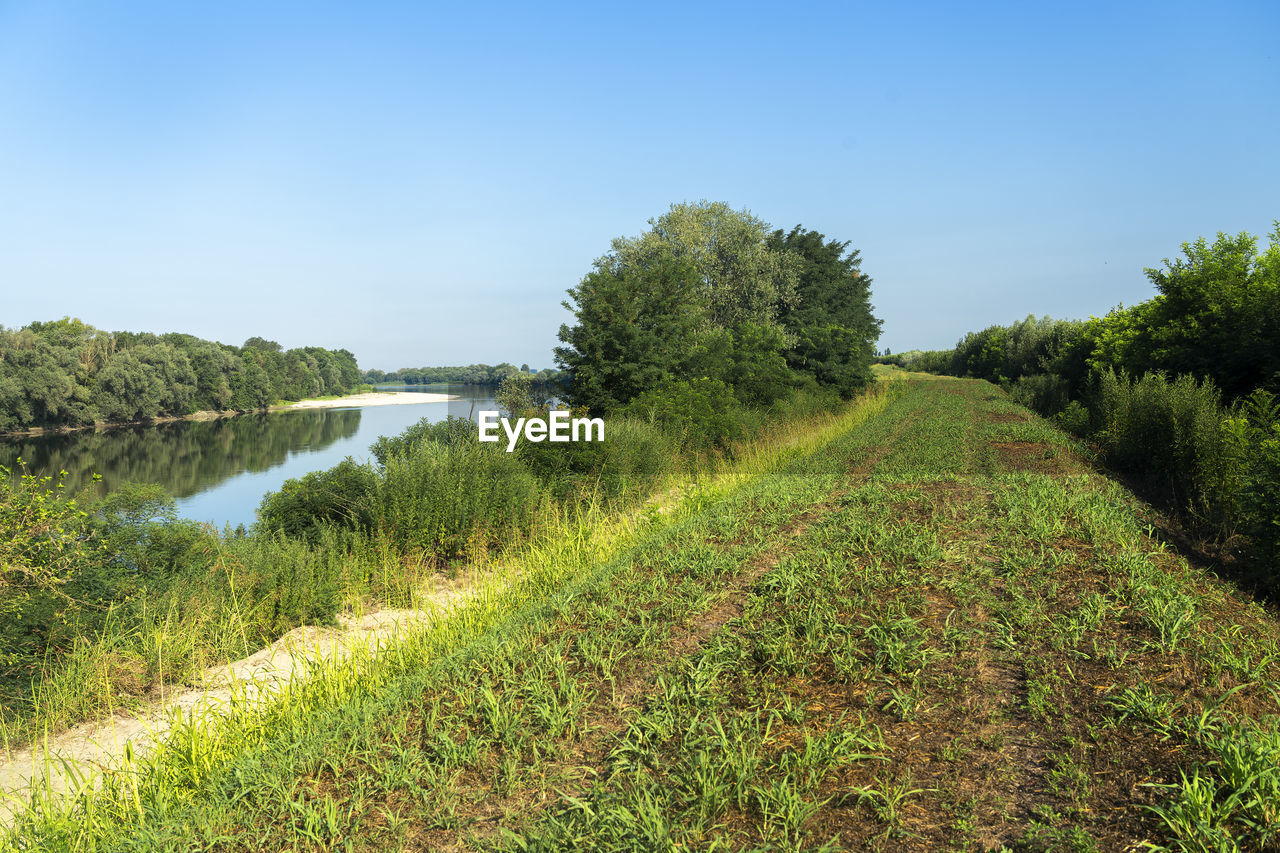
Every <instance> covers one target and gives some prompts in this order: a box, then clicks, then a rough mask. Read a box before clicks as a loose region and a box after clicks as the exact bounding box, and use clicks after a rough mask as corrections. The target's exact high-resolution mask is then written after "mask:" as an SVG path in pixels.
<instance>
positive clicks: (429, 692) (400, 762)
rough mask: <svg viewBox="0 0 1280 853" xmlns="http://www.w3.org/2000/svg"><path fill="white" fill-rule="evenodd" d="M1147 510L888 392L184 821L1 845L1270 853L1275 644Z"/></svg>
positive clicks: (160, 810) (345, 708)
mask: <svg viewBox="0 0 1280 853" xmlns="http://www.w3.org/2000/svg"><path fill="white" fill-rule="evenodd" d="M896 384H897V383H896ZM1139 511H1140V507H1138V506H1137V505H1136V504H1135V503H1134V501H1133V499H1132V498H1131V497H1130V496H1129V495H1128V494H1127V493H1126V492H1124V491H1123V490H1121V489H1120V488H1118V487H1117V486H1115V485H1114V484H1112V483H1111V482H1110V481H1108V480H1106V479H1105V478H1102V477H1100V476H1098V475H1097V474H1095V473H1092V472H1090V470H1089V468H1088V466H1087V465H1086V464H1085V463H1083V462H1082V461H1081V459H1080V458H1079V456H1078V455H1077V454H1076V449H1075V448H1074V446H1073V445H1072V443H1071V442H1070V440H1068V439H1067V438H1066V437H1065V436H1063V435H1062V434H1061V433H1059V432H1057V431H1056V430H1053V429H1051V428H1049V427H1048V426H1047V425H1045V424H1044V423H1043V422H1040V421H1038V420H1037V419H1035V418H1034V417H1032V416H1031V415H1030V414H1029V413H1027V412H1025V411H1024V410H1021V409H1019V408H1018V407H1016V406H1013V405H1012V404H1010V403H1009V402H1008V401H1007V400H1006V399H1005V398H1004V396H1003V394H1001V393H1000V392H999V391H998V390H997V389H995V388H994V387H993V386H990V385H988V384H986V383H982V382H961V381H949V382H936V383H901V384H900V387H898V388H897V389H896V391H895V392H894V397H893V399H892V400H891V402H889V404H888V407H887V408H886V409H885V410H884V411H883V413H881V414H879V415H877V416H876V417H874V418H872V419H871V420H868V421H867V422H865V423H862V424H861V425H859V426H857V427H856V428H854V429H851V430H849V431H847V432H845V433H844V434H843V435H840V436H838V437H837V438H836V439H835V440H833V441H831V442H830V443H828V444H825V445H824V446H821V447H818V448H817V449H814V450H811V451H808V452H804V453H799V454H797V455H795V457H794V458H792V459H791V460H790V461H789V462H788V463H787V464H785V465H782V466H781V467H777V468H775V469H772V470H770V471H769V472H768V473H765V474H763V475H762V476H759V477H757V478H754V479H750V480H747V481H745V482H744V483H743V484H742V485H741V487H740V488H737V489H735V490H731V491H730V492H728V493H727V494H721V495H711V496H708V497H707V498H706V500H705V501H703V502H702V503H700V504H699V503H698V501H697V500H696V499H695V501H694V505H693V506H686V508H685V510H683V511H682V512H681V513H680V514H679V516H678V517H675V518H663V517H661V516H660V514H657V513H655V514H654V517H653V518H652V519H651V522H650V524H649V526H648V527H647V528H646V529H645V532H644V533H643V534H642V535H640V536H639V537H638V539H637V542H636V544H635V545H634V546H633V547H628V548H626V549H624V550H623V551H621V552H619V553H618V554H616V555H615V556H613V557H612V558H610V559H608V560H604V561H598V562H591V561H585V560H584V561H583V563H582V564H581V565H580V566H579V567H578V568H579V571H578V573H577V574H576V575H575V576H573V577H571V578H570V580H568V581H567V582H564V583H561V584H558V585H557V586H556V588H555V589H553V590H550V591H549V592H548V593H547V594H546V595H545V596H543V597H541V598H539V599H538V600H537V601H535V602H533V603H532V604H530V605H529V606H528V607H527V608H526V609H525V610H524V611H523V612H520V613H513V614H510V617H509V618H507V619H505V620H503V621H501V622H499V623H496V624H495V625H494V626H493V627H492V628H491V629H489V630H487V631H485V632H484V633H483V634H482V635H481V636H480V638H479V639H478V640H475V641H471V642H468V643H467V644H465V645H460V646H459V647H458V648H456V649H452V650H447V653H444V654H441V655H438V656H436V657H434V658H432V659H431V660H430V662H429V663H424V664H421V665H415V666H412V667H406V669H405V671H404V672H403V673H402V674H401V675H399V676H398V677H396V678H394V679H390V680H388V681H387V682H386V683H385V684H382V685H380V686H379V687H378V689H377V690H366V691H361V690H352V691H351V692H350V696H346V697H344V696H339V697H338V698H337V699H335V700H333V701H330V702H326V703H321V704H317V705H316V706H315V708H314V710H312V711H310V712H308V713H307V714H298V715H293V716H288V715H285V716H283V717H281V718H280V719H281V720H283V721H284V722H283V723H282V725H281V726H280V727H279V729H278V730H275V731H272V732H270V733H269V735H264V736H262V737H260V738H258V739H257V740H255V741H254V742H255V743H256V744H257V746H255V747H254V748H253V749H247V750H242V751H241V752H240V753H238V754H237V757H236V758H235V760H232V761H228V762H225V763H224V764H222V765H220V766H218V767H216V768H211V769H210V771H209V772H208V773H207V774H206V775H205V776H204V777H203V778H202V779H201V781H200V782H199V785H198V788H197V789H196V794H197V795H196V796H181V797H180V796H177V795H176V794H175V795H174V796H173V797H172V798H171V800H166V799H165V797H164V791H165V790H166V789H165V788H163V787H152V788H150V789H148V792H147V795H146V796H145V797H143V796H139V797H138V798H137V803H136V813H135V814H130V813H128V812H127V810H126V811H125V812H124V815H125V818H127V819H122V818H113V819H112V821H111V822H100V823H98V824H97V825H98V826H111V827H112V828H114V829H115V831H116V832H117V833H118V834H117V835H115V836H107V835H105V834H104V833H103V832H101V831H99V832H97V833H93V832H88V833H85V832H82V833H80V834H79V835H77V834H76V833H75V832H74V831H73V829H72V828H71V827H70V826H69V825H68V823H67V822H66V821H63V822H57V821H49V822H46V823H44V824H39V823H33V824H31V825H30V826H29V828H28V830H27V831H26V834H25V835H24V836H23V837H22V839H21V840H22V841H23V842H25V843H28V844H29V845H33V846H39V845H44V846H47V847H50V848H57V847H63V848H67V849H142V850H146V849H152V850H179V849H183V850H185V849H226V850H240V849H252V850H285V849H289V850H335V849H336V850H344V849H352V850H371V849H386V850H399V849H404V850H419V849H420V850H437V849H484V850H494V849H502V850H570V849H602V850H636V849H699V850H703V849H743V850H753V849H762V850H763V849H774V850H786V849H823V848H826V849H850V850H859V849H886V850H897V849H919V850H939V849H974V850H983V849H999V848H1000V847H1002V846H1003V847H1007V848H1010V849H1026V850H1073V849H1074V850H1095V849H1096V850H1120V849H1126V848H1130V847H1133V846H1134V845H1138V844H1141V843H1144V842H1149V843H1152V844H1156V845H1166V846H1170V847H1173V848H1175V849H1176V848H1177V847H1178V846H1179V845H1182V846H1184V847H1185V849H1224V850H1229V849H1270V848H1269V847H1268V845H1271V846H1274V844H1275V840H1274V839H1275V836H1274V827H1275V820H1276V815H1275V810H1274V809H1275V803H1276V802H1280V796H1273V794H1274V793H1275V785H1276V778H1277V777H1276V774H1275V766H1276V761H1275V758H1276V757H1277V755H1280V748H1277V743H1278V742H1280V739H1277V738H1276V736H1275V730H1276V729H1275V715H1276V713H1277V688H1278V687H1280V668H1278V667H1277V659H1278V658H1280V650H1277V646H1276V636H1277V630H1276V623H1275V620H1274V619H1273V618H1271V617H1270V616H1268V615H1267V614H1266V613H1264V612H1263V611H1262V610H1261V609H1260V608H1258V607H1257V606H1256V605H1254V604H1252V603H1249V602H1247V601H1244V600H1242V599H1241V598H1240V597H1238V596H1237V595H1235V594H1234V593H1233V592H1232V591H1231V589H1230V588H1229V587H1227V586H1225V585H1224V584H1222V583H1220V582H1218V581H1217V580H1215V579H1213V578H1212V577H1209V576H1206V575H1204V574H1203V573H1200V572H1197V571H1193V570H1192V569H1190V568H1188V566H1187V565H1186V563H1185V562H1184V561H1182V560H1181V559H1179V558H1177V557H1176V556H1175V555H1173V554H1171V553H1169V552H1168V551H1167V550H1165V549H1164V548H1163V547H1161V546H1160V545H1159V544H1158V543H1157V542H1156V541H1154V540H1153V539H1152V538H1150V537H1149V536H1148V531H1146V530H1145V529H1144V527H1143V526H1142V524H1141V522H1140V521H1139V520H1138V519H1139V518H1140V512H1139ZM1268 761H1270V764H1268ZM118 790H119V791H121V792H122V793H123V794H126V795H127V792H128V788H127V786H121V787H120V788H119V789H118ZM126 799H127V798H126ZM90 805H91V803H90ZM88 817H89V818H90V820H88V821H86V822H85V823H87V824H88V825H95V824H94V823H93V820H92V818H93V816H92V815H88ZM1268 833H1271V834H1268ZM1233 844H1234V845H1236V846H1235V847H1234V848H1233V847H1232V846H1231V845H1233Z"/></svg>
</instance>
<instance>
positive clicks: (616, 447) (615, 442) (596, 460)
mask: <svg viewBox="0 0 1280 853" xmlns="http://www.w3.org/2000/svg"><path fill="white" fill-rule="evenodd" d="M546 414H547V413H546V412H542V413H538V414H537V415H536V416H537V417H544V416H546ZM515 452H516V455H517V456H518V457H519V458H520V460H521V461H522V462H523V463H524V464H525V465H526V466H527V467H528V469H529V470H530V471H531V472H532V473H533V475H534V476H535V477H537V478H538V481H539V482H540V483H541V484H542V486H543V487H544V488H545V489H546V490H547V492H548V493H549V494H551V496H552V497H554V498H555V499H556V500H558V501H571V500H575V499H578V498H580V497H581V496H583V495H586V494H594V495H598V496H599V497H602V498H605V499H607V500H611V501H617V500H620V499H627V498H633V497H643V496H645V495H647V494H648V493H649V492H650V491H652V489H653V488H654V486H655V485H656V484H657V482H658V480H659V479H661V478H662V477H663V475H665V474H667V473H668V472H669V471H670V470H671V466H672V464H673V462H674V460H675V454H676V448H675V442H673V441H672V440H671V439H670V438H669V437H668V436H667V435H666V434H665V433H663V431H662V430H661V429H659V428H658V427H657V426H655V425H654V424H652V423H649V422H646V421H641V420H637V419H636V418H632V417H625V416H619V417H611V418H606V419H605V434H604V441H570V442H565V443H559V442H556V443H554V444H553V443H551V442H549V441H542V442H536V443H535V442H531V441H522V442H521V443H520V444H519V445H517V447H516V451H515Z"/></svg>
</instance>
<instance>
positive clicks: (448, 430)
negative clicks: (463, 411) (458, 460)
mask: <svg viewBox="0 0 1280 853" xmlns="http://www.w3.org/2000/svg"><path fill="white" fill-rule="evenodd" d="M477 435H478V432H477V429H476V424H475V422H473V421H471V420H468V419H467V418H455V417H453V416H452V415H450V416H449V417H448V418H446V419H445V420H443V421H432V420H431V419H430V418H423V419H422V420H420V421H418V422H417V423H416V424H414V425H413V426H411V427H409V428H408V429H406V430H405V431H404V432H402V433H400V434H399V435H393V436H386V435H380V436H378V440H377V441H375V442H374V443H373V444H372V445H371V446H370V447H369V451H370V452H371V453H373V456H374V458H375V459H377V460H378V464H379V465H386V464H387V460H388V459H390V458H391V457H392V456H405V455H408V454H410V453H412V452H413V450H414V449H415V448H416V447H417V446H418V445H419V444H421V443H422V442H424V441H434V442H435V443H437V444H443V445H453V444H467V443H471V442H474V441H475V440H476V436H477Z"/></svg>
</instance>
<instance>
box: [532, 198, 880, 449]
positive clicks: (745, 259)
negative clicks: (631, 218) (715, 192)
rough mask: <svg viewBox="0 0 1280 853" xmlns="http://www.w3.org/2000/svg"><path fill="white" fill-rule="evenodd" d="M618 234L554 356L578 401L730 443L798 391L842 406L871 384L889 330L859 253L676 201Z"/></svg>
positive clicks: (578, 290) (698, 442) (574, 297)
mask: <svg viewBox="0 0 1280 853" xmlns="http://www.w3.org/2000/svg"><path fill="white" fill-rule="evenodd" d="M650 225H651V226H652V227H651V228H650V230H649V231H647V232H645V233H644V234H642V235H641V236H639V237H636V238H618V239H617V240H614V241H613V244H612V248H611V251H610V253H609V254H607V255H605V256H603V257H601V258H599V259H597V260H596V262H595V264H594V269H593V270H592V272H590V273H588V274H587V275H586V276H585V277H584V278H583V280H582V282H581V283H580V284H579V285H578V286H577V287H575V288H572V289H571V290H570V291H569V295H570V297H571V301H570V302H566V303H565V307H566V308H568V309H569V310H571V311H573V312H574V315H575V317H576V321H577V322H576V323H575V324H574V325H572V326H570V325H568V324H566V325H564V326H562V327H561V329H560V339H561V341H562V342H563V344H564V345H563V346H560V347H558V348H557V349H556V359H557V361H558V363H559V364H561V365H562V366H563V367H564V368H565V370H566V373H567V374H568V376H569V384H568V399H569V401H570V402H571V403H572V404H573V405H574V406H576V407H581V408H585V409H586V410H588V411H589V412H591V413H592V414H605V413H627V414H631V415H635V416H636V417H638V418H641V419H645V420H648V421H650V422H652V423H655V424H657V425H659V426H660V427H661V428H662V429H663V430H664V431H666V432H669V433H672V434H674V435H679V436H681V439H680V440H681V441H682V442H683V443H685V444H687V445H689V446H692V447H697V448H702V449H707V448H712V447H718V448H725V447H727V446H728V444H729V443H730V442H732V441H733V440H734V439H735V438H737V437H738V436H740V435H742V434H743V433H744V432H750V431H751V430H750V428H749V427H750V426H751V423H752V422H758V421H759V420H760V419H761V418H762V417H763V412H764V411H765V410H767V409H769V408H770V407H772V406H776V405H778V404H780V403H781V402H783V401H786V400H788V399H791V398H793V396H794V395H795V392H796V390H797V388H800V387H821V388H831V389H834V390H835V391H836V392H837V393H838V394H839V395H840V396H842V397H845V398H846V399H847V398H849V397H851V396H852V395H853V394H854V393H856V392H857V391H858V390H859V389H861V388H863V387H865V386H866V385H867V383H868V382H870V381H871V371H870V359H871V356H872V353H873V351H874V342H875V340H876V339H877V338H878V337H879V331H880V321H879V320H877V319H876V318H875V317H874V316H872V314H871V304H870V282H871V279H870V278H868V277H867V276H865V275H863V274H862V272H861V271H860V269H859V266H860V263H861V261H860V258H859V256H858V252H857V251H856V250H854V251H851V250H849V249H848V243H847V242H840V241H837V240H827V238H826V237H825V236H823V235H822V234H820V233H818V232H816V231H807V230H805V229H803V228H802V227H800V226H796V227H795V228H793V229H792V230H791V231H790V232H787V233H784V232H783V231H780V230H779V231H774V232H772V233H771V232H769V231H768V226H767V225H766V224H765V223H763V222H762V221H760V220H759V219H757V218H756V217H754V216H752V215H751V214H750V213H749V212H747V211H734V210H732V209H731V208H730V207H729V206H728V205H727V204H724V203H719V202H717V203H709V202H700V203H698V204H679V205H673V206H672V208H671V210H670V211H669V212H668V213H666V214H664V215H663V216H661V217H659V218H657V219H653V220H650Z"/></svg>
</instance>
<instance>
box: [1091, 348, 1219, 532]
mask: <svg viewBox="0 0 1280 853" xmlns="http://www.w3.org/2000/svg"><path fill="white" fill-rule="evenodd" d="M1092 411H1093V419H1092V420H1093V429H1094V433H1093V439H1094V441H1095V442H1096V443H1097V444H1098V446H1099V449H1100V450H1101V452H1102V455H1103V458H1104V459H1105V460H1106V462H1107V463H1108V464H1110V465H1114V466H1115V467H1116V468H1119V469H1121V470H1125V471H1130V472H1133V473H1135V474H1138V475H1139V476H1142V477H1146V478H1150V479H1154V480H1157V481H1159V482H1160V483H1161V484H1163V485H1164V486H1166V487H1167V488H1168V489H1169V490H1170V492H1171V493H1172V495H1173V496H1174V499H1175V501H1176V502H1177V503H1178V504H1179V505H1181V506H1183V507H1186V508H1188V509H1190V510H1191V512H1192V513H1193V514H1194V515H1195V516H1197V517H1199V518H1201V519H1202V520H1205V521H1209V522H1211V523H1214V524H1216V525H1220V526H1225V525H1227V524H1229V520H1230V518H1231V517H1232V515H1233V513H1234V510H1235V497H1234V496H1235V492H1236V489H1237V485H1236V484H1237V480H1238V474H1239V467H1238V464H1237V463H1238V453H1237V451H1236V448H1235V446H1234V445H1233V442H1232V439H1231V435H1230V434H1229V432H1228V431H1227V429H1226V428H1225V426H1226V420H1227V418H1226V414H1225V412H1224V410H1223V407H1222V398H1221V394H1220V393H1219V392H1218V389H1217V388H1215V387H1214V385H1213V383H1212V382H1210V381H1208V380H1205V381H1203V382H1201V381H1199V380H1197V379H1195V378H1194V377H1191V376H1180V377H1178V378H1177V379H1169V378H1168V377H1166V376H1165V375H1164V374H1162V373H1148V374H1145V375H1144V376H1142V377H1140V378H1138V379H1132V378H1130V377H1129V376H1128V375H1126V374H1125V373H1124V372H1123V371H1122V372H1120V373H1119V374H1117V373H1115V372H1114V371H1111V370H1108V371H1107V372H1105V373H1103V374H1101V375H1100V376H1099V377H1098V379H1097V382H1096V385H1095V389H1094V393H1093V406H1092Z"/></svg>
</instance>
